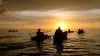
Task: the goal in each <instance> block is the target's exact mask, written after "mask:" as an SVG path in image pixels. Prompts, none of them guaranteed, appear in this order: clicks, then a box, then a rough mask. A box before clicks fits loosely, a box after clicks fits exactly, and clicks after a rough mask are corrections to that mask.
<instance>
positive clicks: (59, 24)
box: [57, 22, 66, 29]
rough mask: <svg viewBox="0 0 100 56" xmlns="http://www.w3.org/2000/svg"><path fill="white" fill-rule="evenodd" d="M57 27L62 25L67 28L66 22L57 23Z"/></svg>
mask: <svg viewBox="0 0 100 56" xmlns="http://www.w3.org/2000/svg"><path fill="white" fill-rule="evenodd" d="M57 27H61V28H62V29H65V28H66V24H65V23H64V22H59V23H57Z"/></svg>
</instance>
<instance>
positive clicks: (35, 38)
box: [31, 35, 51, 40]
mask: <svg viewBox="0 0 100 56" xmlns="http://www.w3.org/2000/svg"><path fill="white" fill-rule="evenodd" d="M50 37H51V36H48V35H44V36H41V38H42V39H48V38H50ZM31 40H38V39H37V37H36V36H33V37H31Z"/></svg>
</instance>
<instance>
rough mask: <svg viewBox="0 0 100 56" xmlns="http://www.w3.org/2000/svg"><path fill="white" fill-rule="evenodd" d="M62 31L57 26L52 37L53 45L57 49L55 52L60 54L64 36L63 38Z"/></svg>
mask: <svg viewBox="0 0 100 56" xmlns="http://www.w3.org/2000/svg"><path fill="white" fill-rule="evenodd" d="M63 36H64V35H63V31H62V30H61V28H60V27H58V29H57V30H56V31H55V34H54V36H53V39H54V42H53V44H54V46H55V48H56V50H57V52H56V53H57V54H61V53H62V51H63V41H64V38H63Z"/></svg>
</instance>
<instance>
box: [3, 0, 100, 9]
mask: <svg viewBox="0 0 100 56" xmlns="http://www.w3.org/2000/svg"><path fill="white" fill-rule="evenodd" d="M6 1H7V2H8V3H6V4H5V3H4V4H2V6H1V8H7V9H10V10H52V9H63V10H90V9H99V8H100V6H99V5H100V0H6Z"/></svg>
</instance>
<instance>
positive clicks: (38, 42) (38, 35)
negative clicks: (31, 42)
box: [36, 29, 43, 51]
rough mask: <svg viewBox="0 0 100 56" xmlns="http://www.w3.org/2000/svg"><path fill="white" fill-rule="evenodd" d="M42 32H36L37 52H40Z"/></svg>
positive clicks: (39, 30)
mask: <svg viewBox="0 0 100 56" xmlns="http://www.w3.org/2000/svg"><path fill="white" fill-rule="evenodd" d="M42 34H43V32H41V29H38V31H37V32H36V46H37V50H39V51H41V44H42V43H43V39H42V37H43V35H42Z"/></svg>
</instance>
